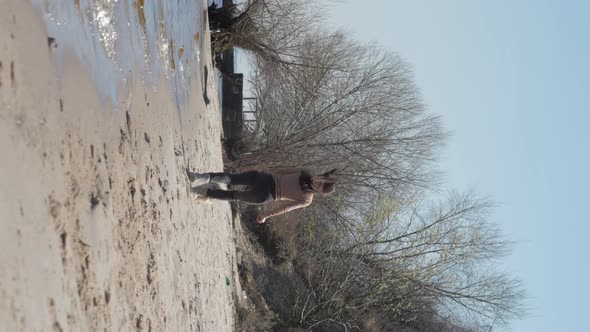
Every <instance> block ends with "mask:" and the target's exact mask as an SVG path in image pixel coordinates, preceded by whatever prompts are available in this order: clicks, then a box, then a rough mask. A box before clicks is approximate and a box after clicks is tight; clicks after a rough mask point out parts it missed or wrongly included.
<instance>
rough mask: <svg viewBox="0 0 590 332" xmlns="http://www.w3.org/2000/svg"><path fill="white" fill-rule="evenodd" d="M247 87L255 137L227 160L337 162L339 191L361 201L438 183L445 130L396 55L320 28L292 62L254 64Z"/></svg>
mask: <svg viewBox="0 0 590 332" xmlns="http://www.w3.org/2000/svg"><path fill="white" fill-rule="evenodd" d="M252 84H253V94H254V96H255V97H256V98H257V109H256V113H257V118H256V121H257V124H256V128H255V130H254V133H253V134H252V136H251V141H252V142H253V143H252V144H251V147H250V150H249V153H248V154H247V155H244V156H243V157H242V159H241V160H240V161H239V162H237V163H235V164H233V165H231V167H234V168H253V167H257V168H273V167H287V166H291V167H307V168H312V169H327V168H333V167H338V168H339V169H340V171H339V173H338V175H339V177H340V184H341V185H340V187H339V190H338V192H339V193H340V194H342V196H343V197H347V198H350V199H351V200H354V201H355V202H359V203H360V202H362V201H363V200H364V201H365V203H370V202H371V201H373V199H374V195H375V194H383V193H385V192H387V193H395V194H396V195H398V196H400V195H401V193H406V192H407V191H408V190H410V188H417V187H419V188H423V187H429V186H432V185H433V184H435V183H436V179H437V174H436V172H435V171H434V170H433V168H432V167H431V166H432V162H433V161H434V160H435V159H436V156H437V153H438V150H439V148H440V147H441V146H442V145H443V142H444V138H445V136H446V135H445V133H444V132H443V130H442V128H441V126H440V120H439V118H438V117H436V116H432V115H430V114H428V113H427V112H426V111H425V107H424V105H423V103H422V100H421V97H420V94H419V92H418V89H417V88H416V86H415V84H414V82H413V78H412V73H411V71H410V70H409V67H408V65H407V64H406V63H405V62H404V61H402V59H401V58H400V57H399V56H398V55H397V54H395V53H391V52H385V51H382V50H380V49H379V48H378V47H376V46H374V45H359V44H357V43H355V42H353V41H351V40H350V39H348V38H347V37H346V36H345V35H344V34H343V33H334V34H325V33H322V32H316V33H315V34H314V35H308V39H306V41H305V42H304V43H301V44H300V47H299V48H298V49H297V50H296V53H295V54H294V55H293V57H291V58H290V62H287V61H286V60H285V61H284V62H281V63H280V64H278V65H277V63H276V62H270V63H269V62H268V61H264V60H260V61H257V62H256V74H255V76H254V78H253V80H252Z"/></svg>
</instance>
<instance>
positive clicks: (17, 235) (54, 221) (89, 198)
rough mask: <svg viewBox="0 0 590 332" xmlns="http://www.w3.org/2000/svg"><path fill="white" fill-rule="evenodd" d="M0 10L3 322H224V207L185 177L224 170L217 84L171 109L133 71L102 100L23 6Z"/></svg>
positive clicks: (151, 326)
mask: <svg viewBox="0 0 590 332" xmlns="http://www.w3.org/2000/svg"><path fill="white" fill-rule="evenodd" d="M0 6H1V7H2V8H1V10H0V105H1V106H0V159H1V162H0V167H1V171H0V225H1V226H0V227H1V232H0V330H3V331H41V330H43V331H51V330H55V331H78V330H79V331H90V330H101V331H102V330H105V329H106V330H108V331H129V330H145V331H149V330H152V331H166V330H168V331H183V330H197V331H230V330H233V324H234V321H233V310H234V309H233V295H232V289H233V286H234V280H235V263H234V262H235V246H234V241H233V231H232V222H231V213H230V209H229V205H227V203H214V204H212V205H199V204H196V203H194V202H193V201H192V199H191V196H190V192H189V186H188V182H187V181H188V179H187V177H186V175H185V173H184V170H185V168H186V167H190V168H191V169H195V170H197V171H205V170H213V171H215V170H221V169H222V168H223V165H222V158H221V145H220V141H219V139H220V135H221V132H220V130H221V129H220V128H221V123H220V112H219V105H218V101H217V98H216V96H217V87H216V85H215V82H214V81H213V80H212V79H211V77H209V81H208V82H201V81H199V80H197V82H196V83H195V84H191V85H190V87H189V88H190V91H189V92H190V93H188V97H187V100H185V101H184V102H183V103H182V104H181V105H179V104H178V103H177V101H178V99H177V98H176V97H175V96H174V93H172V92H171V91H170V84H169V83H168V82H167V81H166V80H165V79H164V78H161V79H159V80H158V83H157V86H156V88H155V89H153V88H151V87H150V86H149V84H143V82H142V80H141V78H140V77H131V78H130V79H129V81H128V83H127V84H126V85H127V89H126V90H122V89H119V90H118V91H120V92H121V93H119V95H118V97H117V101H116V103H115V104H114V105H112V104H111V103H109V102H108V101H105V100H104V99H101V97H100V96H99V94H98V93H97V87H96V82H95V81H93V79H92V78H91V77H90V74H89V72H90V71H89V70H88V68H85V67H84V66H83V65H82V64H81V62H80V61H79V59H78V58H77V57H76V55H75V54H74V52H72V53H71V54H70V55H67V54H66V55H65V56H64V57H63V58H62V59H61V63H62V64H65V65H63V68H57V67H58V66H57V65H56V64H55V57H54V50H52V48H51V47H49V45H48V39H47V38H48V36H47V32H46V30H45V27H44V25H43V22H42V21H41V18H40V17H39V15H38V13H37V11H36V10H35V9H34V8H33V7H32V5H30V4H29V3H28V2H26V1H21V0H4V1H3V2H2V4H1V5H0ZM202 35H203V36H206V35H208V34H205V33H203V34H202ZM202 38H205V37H202ZM56 43H57V45H58V46H57V47H60V46H59V40H56ZM203 45H205V46H204V47H203V50H202V63H201V64H202V66H209V68H212V66H211V59H210V56H209V54H210V51H209V50H208V48H207V46H206V45H208V41H205V42H203ZM209 76H212V75H209ZM204 84H206V86H207V91H208V95H209V98H210V99H211V103H209V104H208V105H206V104H205V103H204V98H203V91H204V87H205V85H204ZM212 96H213V97H215V98H212ZM226 277H228V278H230V285H229V286H228V285H227V284H226Z"/></svg>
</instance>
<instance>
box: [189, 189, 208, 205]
mask: <svg viewBox="0 0 590 332" xmlns="http://www.w3.org/2000/svg"><path fill="white" fill-rule="evenodd" d="M191 192H192V193H193V198H194V199H195V201H197V202H199V203H211V199H210V198H209V197H207V188H205V187H192V188H191Z"/></svg>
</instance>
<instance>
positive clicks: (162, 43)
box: [32, 0, 206, 104]
mask: <svg viewBox="0 0 590 332" xmlns="http://www.w3.org/2000/svg"><path fill="white" fill-rule="evenodd" d="M32 2H33V4H34V5H35V7H36V8H37V9H38V10H39V12H40V13H41V16H42V18H43V21H44V22H45V25H46V29H47V33H48V35H49V36H51V37H53V38H55V40H56V42H57V44H58V45H59V47H58V48H57V49H56V50H55V52H54V53H55V54H56V61H57V65H58V67H59V68H60V69H63V66H64V64H65V63H64V61H65V59H66V57H67V56H68V54H69V53H72V52H73V53H74V54H75V55H76V57H77V58H78V60H79V61H80V62H81V63H82V64H83V65H85V66H86V67H87V68H88V70H89V72H90V74H91V76H92V78H93V80H94V82H95V83H96V87H97V90H98V92H99V95H100V96H101V97H102V98H103V99H105V100H110V101H112V102H113V104H116V101H117V99H118V95H117V93H118V92H119V91H120V89H121V88H123V89H125V88H126V87H128V86H129V85H130V83H131V82H130V81H129V80H132V79H134V78H136V77H140V79H141V83H142V84H149V85H150V87H151V88H154V89H155V88H156V86H157V83H158V81H159V79H160V78H161V77H164V78H165V79H166V80H167V81H168V82H169V84H170V88H171V91H173V92H174V94H175V97H176V98H177V101H178V102H179V103H182V101H183V100H185V99H186V98H187V96H188V93H189V91H190V87H191V84H192V82H193V81H194V80H195V79H196V78H197V77H198V73H199V66H200V65H201V51H200V50H201V49H202V46H203V45H202V38H199V37H198V36H200V34H202V33H203V31H204V23H205V21H204V19H203V17H204V16H203V11H204V10H206V8H205V6H204V4H203V3H202V1H195V0H177V1H164V0H162V1H151V0H150V1H144V0H136V1H133V0H73V1H66V0H59V1H56V0H32Z"/></svg>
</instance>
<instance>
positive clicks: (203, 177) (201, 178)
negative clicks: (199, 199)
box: [186, 170, 209, 185]
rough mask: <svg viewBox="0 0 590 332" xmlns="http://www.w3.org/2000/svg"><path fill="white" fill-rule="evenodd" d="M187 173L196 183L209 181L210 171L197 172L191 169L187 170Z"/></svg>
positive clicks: (193, 182)
mask: <svg viewBox="0 0 590 332" xmlns="http://www.w3.org/2000/svg"><path fill="white" fill-rule="evenodd" d="M186 175H188V180H189V181H190V182H191V183H192V184H195V185H201V184H205V183H209V173H195V172H191V171H189V170H186Z"/></svg>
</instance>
